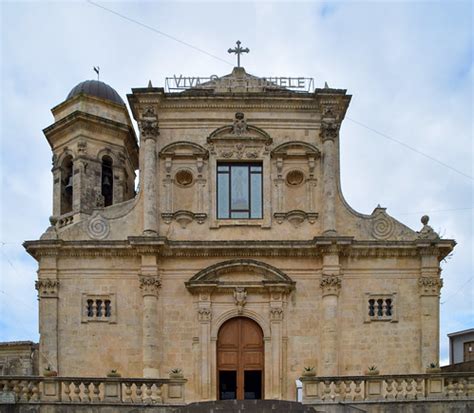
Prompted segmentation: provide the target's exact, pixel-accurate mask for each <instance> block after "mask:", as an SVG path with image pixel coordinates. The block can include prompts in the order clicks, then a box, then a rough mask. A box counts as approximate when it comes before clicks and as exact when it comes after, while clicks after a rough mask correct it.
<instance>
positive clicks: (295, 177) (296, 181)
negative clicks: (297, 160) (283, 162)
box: [286, 169, 304, 186]
mask: <svg viewBox="0 0 474 413" xmlns="http://www.w3.org/2000/svg"><path fill="white" fill-rule="evenodd" d="M303 182H304V174H303V172H301V171H298V170H297V169H295V170H293V171H290V172H288V173H287V174H286V183H287V184H288V185H290V186H299V185H301V184H302V183H303Z"/></svg>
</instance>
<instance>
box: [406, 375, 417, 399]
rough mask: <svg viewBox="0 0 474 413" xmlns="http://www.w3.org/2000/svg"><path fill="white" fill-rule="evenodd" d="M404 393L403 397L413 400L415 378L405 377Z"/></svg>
mask: <svg viewBox="0 0 474 413" xmlns="http://www.w3.org/2000/svg"><path fill="white" fill-rule="evenodd" d="M405 382H406V395H405V398H406V399H407V400H413V399H414V398H415V396H414V394H413V383H414V382H415V379H413V378H408V379H406V381H405Z"/></svg>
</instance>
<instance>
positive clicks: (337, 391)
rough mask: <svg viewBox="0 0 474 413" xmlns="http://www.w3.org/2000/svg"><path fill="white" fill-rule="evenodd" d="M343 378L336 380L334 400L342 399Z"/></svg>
mask: <svg viewBox="0 0 474 413" xmlns="http://www.w3.org/2000/svg"><path fill="white" fill-rule="evenodd" d="M341 383H342V382H341V380H336V381H335V382H334V393H335V394H334V401H335V402H340V401H341Z"/></svg>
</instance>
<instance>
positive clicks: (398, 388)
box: [395, 379, 405, 400]
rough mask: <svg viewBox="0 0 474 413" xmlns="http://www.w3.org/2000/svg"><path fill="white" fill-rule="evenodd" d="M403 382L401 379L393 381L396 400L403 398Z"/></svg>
mask: <svg viewBox="0 0 474 413" xmlns="http://www.w3.org/2000/svg"><path fill="white" fill-rule="evenodd" d="M403 381H404V380H403V379H395V383H396V385H395V398H396V399H398V400H400V399H404V398H405V395H404V394H403Z"/></svg>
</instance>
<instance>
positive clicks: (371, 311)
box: [363, 293, 398, 323]
mask: <svg viewBox="0 0 474 413" xmlns="http://www.w3.org/2000/svg"><path fill="white" fill-rule="evenodd" d="M396 295H397V294H396V293H392V294H372V293H366V294H365V296H364V307H363V308H364V322H366V323H370V322H371V321H391V322H397V321H398V317H397V312H396V306H395V299H396Z"/></svg>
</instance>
